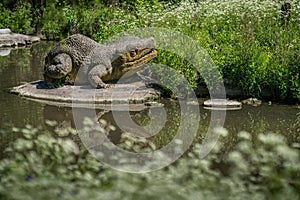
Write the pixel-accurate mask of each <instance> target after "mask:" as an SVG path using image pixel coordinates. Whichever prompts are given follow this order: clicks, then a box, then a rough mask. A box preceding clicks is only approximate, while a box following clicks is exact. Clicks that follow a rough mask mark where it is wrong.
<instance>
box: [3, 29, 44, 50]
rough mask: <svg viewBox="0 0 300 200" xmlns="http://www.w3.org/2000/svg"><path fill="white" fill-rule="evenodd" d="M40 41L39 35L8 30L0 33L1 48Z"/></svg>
mask: <svg viewBox="0 0 300 200" xmlns="http://www.w3.org/2000/svg"><path fill="white" fill-rule="evenodd" d="M38 41H40V38H39V37H37V36H29V35H23V34H17V33H6V32H4V33H2V34H0V48H5V47H19V46H28V45H31V44H32V43H34V42H38Z"/></svg>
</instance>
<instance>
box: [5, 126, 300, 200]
mask: <svg viewBox="0 0 300 200" xmlns="http://www.w3.org/2000/svg"><path fill="white" fill-rule="evenodd" d="M299 122H300V121H299V120H298V122H297V123H296V124H295V127H294V128H295V130H297V131H299V128H300V124H299ZM47 123H48V125H51V126H53V127H54V129H55V131H54V132H55V134H53V133H50V132H49V131H42V130H40V129H37V128H34V127H32V126H26V127H25V128H13V129H12V132H14V133H20V134H22V135H23V136H22V137H21V138H19V139H17V140H15V141H14V142H12V143H11V145H10V146H9V148H7V150H6V153H7V157H6V158H4V159H2V160H1V161H0V175H1V176H0V199H22V200H26V199H286V198H288V199H299V197H300V192H299V191H300V173H299V172H300V143H298V142H294V143H288V142H287V140H286V138H285V137H284V136H282V135H280V134H278V133H276V134H275V133H257V134H254V135H251V134H249V133H247V132H240V133H238V134H237V141H236V145H235V146H234V148H233V149H231V150H230V151H227V152H226V153H224V148H225V149H226V144H224V142H225V141H226V138H227V137H228V136H229V134H232V133H228V132H227V130H225V129H223V128H218V129H216V130H215V134H218V135H219V141H218V143H217V144H216V146H215V147H214V149H213V150H212V152H210V153H209V154H208V156H206V157H205V158H204V159H200V158H199V155H200V152H199V150H200V144H194V145H193V147H192V148H191V149H190V150H189V152H187V153H186V154H185V155H184V156H183V157H182V158H180V159H179V160H177V161H176V162H175V163H173V164H172V165H170V166H168V167H166V168H164V169H161V170H158V171H154V172H149V173H142V174H129V173H125V172H120V171H116V170H113V169H111V168H109V167H107V166H105V165H104V164H102V163H101V162H99V161H97V160H96V159H95V158H94V157H93V156H92V155H91V154H90V153H89V152H88V151H87V150H86V149H85V148H84V147H83V145H82V143H81V142H80V140H76V138H78V135H77V132H76V131H75V130H73V129H60V128H59V127H56V125H57V124H56V123H55V122H53V121H48V122H47ZM100 123H101V124H102V125H103V126H102V127H103V128H100V129H99V131H100V132H99V133H102V134H106V133H107V130H108V129H112V127H108V125H106V124H105V122H104V121H101V122H100ZM89 124H90V123H86V126H90V125H89ZM55 127H56V128H55ZM104 127H106V128H104ZM297 131H296V132H297ZM258 132H259V131H258ZM135 145H136V143H135V142H133V141H130V140H127V141H126V142H124V143H123V144H122V145H120V146H122V147H123V148H125V149H127V150H133V149H136V148H135V147H134V146H135ZM152 149H153V148H152ZM148 150H149V149H148ZM114 156H116V155H114ZM118 159H122V158H118Z"/></svg>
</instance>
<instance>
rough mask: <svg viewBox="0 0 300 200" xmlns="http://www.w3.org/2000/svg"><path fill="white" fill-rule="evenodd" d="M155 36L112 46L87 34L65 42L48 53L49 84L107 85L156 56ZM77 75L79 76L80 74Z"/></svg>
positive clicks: (45, 77)
mask: <svg viewBox="0 0 300 200" xmlns="http://www.w3.org/2000/svg"><path fill="white" fill-rule="evenodd" d="M154 48H155V42H154V39H153V38H148V39H140V38H138V37H128V38H125V39H123V40H121V41H118V42H116V43H114V44H112V45H110V46H104V45H101V44H98V43H97V42H95V41H94V40H92V39H90V38H88V37H85V36H83V35H79V34H76V35H72V36H70V37H69V38H67V39H65V40H63V41H61V42H60V43H59V44H58V45H56V46H55V47H54V48H53V49H52V50H51V51H50V52H49V53H48V55H47V57H46V59H45V67H44V79H45V84H46V85H55V84H57V83H63V84H65V83H71V84H72V83H74V82H75V78H76V82H77V83H90V84H91V86H92V87H94V88H105V87H107V84H105V83H104V82H107V81H113V80H118V79H119V78H120V77H121V76H123V75H124V74H125V73H126V72H128V71H130V70H133V69H136V68H138V67H140V66H142V65H143V64H145V63H147V62H148V61H150V60H151V59H153V58H154V57H156V54H157V53H156V50H155V49H154ZM76 76H77V77H76Z"/></svg>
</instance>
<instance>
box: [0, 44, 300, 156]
mask: <svg viewBox="0 0 300 200" xmlns="http://www.w3.org/2000/svg"><path fill="white" fill-rule="evenodd" d="M52 45H53V43H51V42H40V43H38V44H34V45H33V46H32V47H31V48H26V49H13V50H11V52H10V54H9V55H6V56H0V77H1V78H0V102H1V104H0V109H1V112H0V130H8V129H10V128H11V127H12V126H17V127H24V126H25V125H26V124H31V125H33V126H35V127H44V128H46V125H45V121H46V120H57V121H58V122H59V126H61V127H69V126H72V127H74V122H73V115H72V109H71V108H70V107H63V106H54V105H47V104H45V103H40V102H35V101H32V100H29V99H25V98H22V97H20V96H17V95H14V94H10V93H9V92H8V88H11V87H14V86H18V85H20V84H22V83H24V82H31V81H35V80H40V79H42V78H43V76H42V72H43V62H44V58H45V56H46V54H47V52H48V51H49V50H50V49H51V47H52ZM199 102H200V103H201V102H203V99H199ZM161 103H162V104H163V108H164V110H165V113H166V123H165V124H164V125H163V128H162V130H161V131H160V132H159V134H157V136H155V140H156V143H157V144H160V145H163V144H165V143H168V142H169V141H170V140H172V138H173V136H174V135H176V131H177V129H178V123H179V120H180V107H179V105H178V102H176V101H175V100H167V99H166V100H162V101H161ZM81 109H82V111H83V112H84V110H85V109H84V108H81ZM199 109H200V119H201V120H199V131H198V132H199V136H198V137H197V138H198V139H199V140H201V138H203V134H205V132H206V131H207V128H208V125H209V122H210V117H211V111H209V110H205V109H203V107H202V106H199ZM150 112H153V109H151V110H150V109H149V108H147V107H146V108H145V109H138V110H135V111H132V112H130V116H131V118H132V119H133V121H135V122H136V123H137V124H140V125H146V124H148V123H149V121H150V120H151V118H150V117H149V116H150ZM299 112H300V109H299V107H297V106H295V105H283V104H276V103H272V104H271V105H269V104H268V103H263V104H262V105H261V106H259V107H253V106H250V105H249V106H243V108H242V109H241V110H238V111H227V112H226V120H225V125H224V127H225V128H227V129H228V130H229V133H230V134H231V135H232V137H229V138H231V139H230V140H232V141H227V142H228V143H234V140H235V137H234V136H235V134H236V133H237V132H239V131H242V130H245V131H248V132H250V133H253V134H254V133H256V132H257V131H260V132H261V131H272V132H280V133H282V134H284V135H287V136H288V139H289V141H291V142H293V141H300V138H299V137H300V136H299V129H297V128H295V123H296V118H297V113H299ZM96 114H97V116H98V117H99V118H102V119H105V120H107V121H109V123H111V124H113V125H116V123H115V122H114V117H113V115H112V112H111V111H107V110H105V109H98V110H96ZM125 114H126V113H125V112H124V111H117V115H119V116H122V115H125ZM129 129H130V127H129ZM129 131H133V132H134V131H139V132H140V133H141V134H144V133H143V131H141V130H129ZM120 132H121V130H120V129H119V128H118V127H117V129H116V131H114V132H113V133H112V137H111V138H112V140H114V142H116V143H117V142H118V140H119V138H120V137H119V136H120ZM145 134H147V133H145ZM16 137H19V136H16V135H12V134H8V133H7V132H5V131H1V133H0V141H1V142H0V158H1V157H3V150H4V148H5V147H6V146H7V144H8V143H9V142H10V141H13V140H14V139H15V138H16ZM197 138H196V140H198V139H197Z"/></svg>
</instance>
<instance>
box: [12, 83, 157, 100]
mask: <svg viewBox="0 0 300 200" xmlns="http://www.w3.org/2000/svg"><path fill="white" fill-rule="evenodd" d="M10 92H11V93H14V94H18V95H20V96H23V97H27V98H32V99H39V100H45V101H52V102H65V103H79V104H82V103H84V104H92V105H94V104H111V103H114V104H124V103H125V104H127V103H143V102H151V101H153V100H157V99H159V98H160V97H161V92H160V91H159V90H157V89H154V88H149V87H147V86H146V85H145V84H144V83H142V82H135V83H130V84H111V85H110V87H109V88H106V89H93V88H91V87H90V86H89V85H82V86H73V85H66V86H63V87H60V88H52V89H50V88H47V87H46V86H45V85H44V81H35V82H31V83H26V84H24V85H20V86H17V87H14V88H11V90H10Z"/></svg>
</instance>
